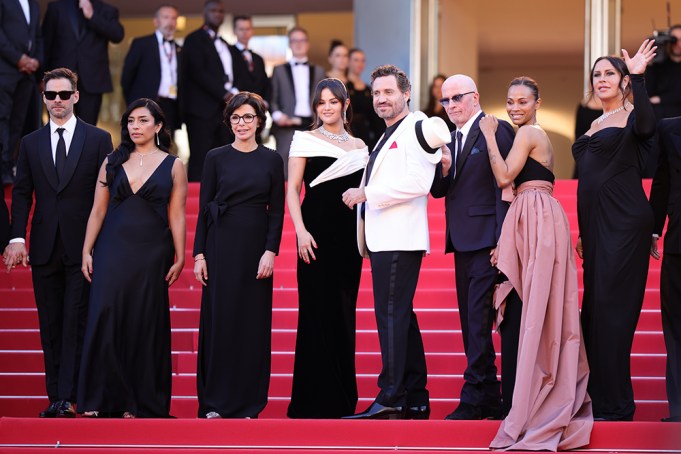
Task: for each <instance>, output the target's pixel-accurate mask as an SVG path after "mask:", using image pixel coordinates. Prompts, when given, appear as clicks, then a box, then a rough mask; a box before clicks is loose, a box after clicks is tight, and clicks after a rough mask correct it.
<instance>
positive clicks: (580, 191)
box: [572, 40, 655, 420]
mask: <svg viewBox="0 0 681 454" xmlns="http://www.w3.org/2000/svg"><path fill="white" fill-rule="evenodd" d="M653 44H654V43H653V42H652V41H648V40H646V41H644V42H643V44H642V45H641V47H640V48H639V50H638V52H637V53H636V55H634V56H633V57H631V58H630V57H629V54H628V53H627V52H626V51H625V50H623V51H622V52H623V53H624V60H622V59H620V58H616V57H601V58H599V59H598V60H596V63H595V64H594V66H593V68H592V70H591V79H590V80H591V87H592V90H593V92H594V93H595V95H596V96H597V97H598V98H599V99H600V101H601V104H602V106H603V112H604V113H603V115H601V116H600V117H599V118H598V119H597V120H595V121H594V122H593V123H592V124H591V129H589V130H588V131H587V133H586V134H585V135H583V136H581V137H579V138H578V139H577V141H576V142H575V144H574V145H573V147H572V153H573V155H574V157H575V160H576V161H577V164H578V165H579V172H580V174H579V186H578V187H577V210H578V219H579V232H580V239H578V241H577V253H578V254H579V256H580V257H582V258H583V259H584V264H583V267H584V297H583V301H582V328H583V330H584V344H585V346H586V352H587V357H588V360H589V366H590V369H591V374H590V376H589V387H588V389H589V394H590V395H591V398H592V399H593V413H594V419H596V420H598V419H601V420H632V419H633V417H634V411H635V410H636V405H635V404H634V393H633V388H632V384H631V371H630V367H629V362H630V354H631V347H632V343H633V339H634V333H635V331H636V324H637V323H638V318H639V314H640V312H641V307H642V305H643V296H644V293H645V286H646V278H647V275H648V263H649V257H648V254H649V252H650V244H651V237H652V233H653V213H652V210H651V208H650V205H649V204H648V200H647V199H646V195H645V193H644V191H643V188H642V186H641V174H642V171H643V169H644V168H645V164H646V159H647V158H648V154H649V152H650V149H651V146H652V138H653V135H654V134H655V115H654V114H653V109H652V106H651V105H650V101H649V99H648V95H647V93H646V89H645V82H644V79H643V73H644V71H645V68H646V65H647V64H648V62H650V60H651V59H652V58H653V56H654V55H655V48H654V47H653ZM630 94H633V106H632V105H631V104H630V103H629V101H628V98H629V96H630Z"/></svg>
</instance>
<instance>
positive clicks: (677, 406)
mask: <svg viewBox="0 0 681 454" xmlns="http://www.w3.org/2000/svg"><path fill="white" fill-rule="evenodd" d="M657 131H658V133H659V145H660V157H659V161H658V165H657V172H656V173H655V178H654V179H653V185H652V188H651V190H650V204H651V206H652V207H653V213H655V230H654V232H655V233H654V234H653V242H652V246H651V248H650V253H651V255H652V256H653V257H654V258H656V259H659V258H660V253H659V251H658V249H657V241H658V239H659V238H660V235H662V228H663V227H664V223H665V220H666V218H667V216H669V224H668V225H667V235H666V237H665V239H664V258H663V259H662V273H661V275H660V303H661V306H662V332H663V333H664V343H665V345H666V347H667V400H669V417H668V418H664V419H663V421H675V422H681V211H680V210H679V207H680V206H681V178H679V176H680V175H681V117H675V118H668V119H665V120H661V121H660V122H659V123H658V128H657Z"/></svg>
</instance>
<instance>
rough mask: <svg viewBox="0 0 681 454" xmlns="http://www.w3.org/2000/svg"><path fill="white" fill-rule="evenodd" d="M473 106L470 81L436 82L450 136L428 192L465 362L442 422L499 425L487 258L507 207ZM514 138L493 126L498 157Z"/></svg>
mask: <svg viewBox="0 0 681 454" xmlns="http://www.w3.org/2000/svg"><path fill="white" fill-rule="evenodd" d="M479 101H480V95H479V93H478V89H477V87H476V85H475V82H474V81H473V79H471V78H470V77H468V76H464V75H461V74H458V75H455V76H451V77H449V78H448V79H447V80H445V82H444V83H443V84H442V99H441V100H440V103H441V104H442V106H443V107H444V108H445V110H446V111H447V116H449V119H450V120H451V121H452V123H454V124H455V125H456V131H454V132H452V142H451V143H450V144H449V145H447V147H448V150H449V153H445V154H444V155H443V159H442V162H441V163H440V164H438V167H437V169H436V171H435V179H434V181H433V186H432V188H431V194H432V195H433V197H435V198H441V197H445V212H446V219H447V231H446V238H445V253H450V252H454V264H455V271H456V293H457V299H458V306H459V316H460V318H461V331H462V335H463V342H464V350H465V352H466V360H467V366H466V370H465V372H464V385H463V388H462V390H461V396H460V403H459V406H458V407H457V408H456V410H454V411H453V412H452V413H451V414H449V415H448V416H447V417H446V419H456V420H469V419H499V418H500V417H501V416H502V415H503V410H502V404H501V398H500V397H501V396H500V386H499V380H498V379H497V368H496V366H495V364H494V359H495V353H494V345H493V344H492V321H493V320H494V316H495V313H494V308H493V306H492V291H493V288H494V284H495V283H496V280H497V274H498V271H497V269H496V268H495V267H493V266H492V265H491V264H490V254H491V253H492V251H493V250H494V248H495V247H496V245H497V241H498V239H499V235H500V233H501V225H502V224H503V222H504V217H505V216H506V211H507V210H508V203H507V202H504V201H502V199H501V190H500V189H499V188H498V187H497V184H496V181H495V179H494V175H493V174H492V169H491V167H490V164H489V158H488V156H487V143H486V141H485V137H484V136H483V134H481V132H480V127H479V122H480V118H482V117H483V116H484V115H485V114H484V113H483V112H482V110H481V108H480V102H479ZM513 137H514V132H513V128H512V127H511V125H509V124H508V123H507V122H505V121H499V128H498V129H497V133H496V138H497V143H498V145H499V149H500V150H501V154H502V155H503V156H504V157H506V155H507V154H508V152H509V150H510V149H511V145H512V144H513ZM516 348H517V346H516ZM509 356H512V355H509ZM514 375H515V374H514ZM511 394H512V387H511ZM509 400H510V397H509ZM506 404H508V408H510V402H504V408H505V407H506Z"/></svg>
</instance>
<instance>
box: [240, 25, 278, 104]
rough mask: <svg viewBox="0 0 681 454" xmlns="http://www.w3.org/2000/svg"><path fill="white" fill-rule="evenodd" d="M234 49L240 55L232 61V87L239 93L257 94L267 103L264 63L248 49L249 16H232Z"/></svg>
mask: <svg viewBox="0 0 681 454" xmlns="http://www.w3.org/2000/svg"><path fill="white" fill-rule="evenodd" d="M233 25H234V34H235V35H236V44H235V45H234V47H235V48H236V50H238V51H239V53H240V58H236V59H234V85H235V86H236V87H237V88H238V89H239V90H240V91H250V92H251V93H257V94H259V95H260V96H262V98H263V99H264V100H265V101H267V102H269V99H270V80H269V78H268V77H267V73H266V72H265V61H264V60H263V59H262V57H261V56H260V55H258V54H256V53H255V52H253V51H252V50H251V49H249V48H248V42H249V41H250V40H251V38H252V37H253V19H251V16H234V21H233Z"/></svg>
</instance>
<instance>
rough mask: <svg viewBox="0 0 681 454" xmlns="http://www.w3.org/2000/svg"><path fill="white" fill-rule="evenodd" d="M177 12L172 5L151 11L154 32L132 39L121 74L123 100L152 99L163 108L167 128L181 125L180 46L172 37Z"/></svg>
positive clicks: (173, 128)
mask: <svg viewBox="0 0 681 454" xmlns="http://www.w3.org/2000/svg"><path fill="white" fill-rule="evenodd" d="M178 14H179V12H178V10H177V8H175V7H174V6H172V5H161V6H159V7H158V9H157V10H156V13H155V14H154V26H155V27H156V31H155V32H154V33H152V34H151V35H147V36H143V37H141V38H135V39H133V40H132V44H130V50H129V51H128V55H126V56H125V62H124V63H123V73H122V74H121V87H122V88H123V96H125V102H126V103H127V104H130V103H131V102H133V101H134V100H136V99H139V98H149V99H153V100H154V101H156V102H157V103H158V105H159V106H160V107H161V109H163V113H164V114H165V117H166V127H167V128H168V129H169V130H170V131H175V130H177V129H180V127H181V126H182V122H181V121H180V112H179V107H178V105H177V59H178V56H179V54H180V50H181V49H182V48H181V47H180V45H178V44H177V43H176V42H175V39H174V38H175V30H176V28H177V16H178Z"/></svg>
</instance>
